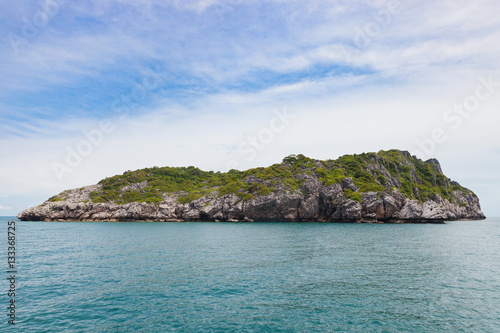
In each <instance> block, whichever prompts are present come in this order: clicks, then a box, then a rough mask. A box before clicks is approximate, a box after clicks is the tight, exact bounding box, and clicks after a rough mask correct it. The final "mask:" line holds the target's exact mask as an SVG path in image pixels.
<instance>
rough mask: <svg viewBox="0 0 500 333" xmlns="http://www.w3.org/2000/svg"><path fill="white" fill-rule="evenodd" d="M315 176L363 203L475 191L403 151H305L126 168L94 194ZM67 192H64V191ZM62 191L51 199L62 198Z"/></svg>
mask: <svg viewBox="0 0 500 333" xmlns="http://www.w3.org/2000/svg"><path fill="white" fill-rule="evenodd" d="M314 177H317V178H318V179H319V181H321V183H322V184H323V185H324V186H330V185H335V184H342V181H343V180H344V179H346V178H352V180H353V182H354V184H355V185H356V186H357V187H358V188H359V190H358V191H357V192H354V191H351V190H348V189H344V194H345V196H346V197H347V198H349V199H352V200H356V201H360V202H361V201H362V200H363V195H362V193H365V192H382V191H387V192H391V191H392V190H393V188H394V187H397V188H398V190H399V191H400V192H402V193H403V194H404V195H406V196H407V197H408V198H411V199H415V200H420V201H424V200H426V199H428V198H431V199H432V198H435V197H436V195H440V196H441V197H443V198H447V199H450V200H453V198H452V192H454V191H462V192H463V193H464V194H467V193H472V192H470V191H469V190H467V189H466V188H464V187H462V186H460V185H459V184H458V183H455V182H451V181H450V180H449V179H448V178H446V177H445V176H444V175H443V174H442V173H440V172H438V169H437V167H436V165H434V164H433V163H429V162H424V161H421V160H419V159H417V158H415V157H412V156H410V155H409V154H408V153H407V152H402V151H399V150H389V151H380V152H378V153H363V154H354V155H345V156H342V157H340V158H338V159H337V160H327V161H318V160H314V159H311V158H308V157H306V156H304V155H301V154H299V155H290V156H287V157H285V158H284V159H283V161H282V163H277V164H273V165H271V166H269V167H265V168H264V167H260V168H253V169H249V170H246V171H238V170H230V171H229V172H224V173H223V172H213V171H202V170H200V169H198V168H195V167H193V166H190V167H180V168H175V167H163V168H159V167H153V168H146V169H141V170H137V171H128V172H125V173H124V174H123V175H117V176H113V177H110V178H106V179H103V180H101V181H100V182H99V184H100V185H102V187H101V189H100V190H99V191H96V192H92V193H91V194H90V199H91V200H92V201H93V202H95V203H106V202H115V203H117V204H125V203H131V202H146V203H159V202H161V201H162V200H163V197H164V196H166V195H171V194H175V195H177V196H178V199H177V200H178V202H179V203H182V204H188V203H191V202H193V201H195V200H198V199H200V198H202V197H205V196H207V195H212V194H211V193H214V194H213V195H216V196H218V197H221V196H225V195H236V196H237V197H238V198H240V199H241V200H243V201H247V200H253V199H255V197H257V196H266V195H270V194H271V193H273V192H276V191H289V192H300V191H302V192H303V193H306V191H307V187H305V186H304V183H305V182H306V181H308V179H313V178H314ZM63 194H64V193H63ZM64 199H65V197H64V195H59V196H55V197H52V198H50V199H49V201H53V202H55V201H61V200H64Z"/></svg>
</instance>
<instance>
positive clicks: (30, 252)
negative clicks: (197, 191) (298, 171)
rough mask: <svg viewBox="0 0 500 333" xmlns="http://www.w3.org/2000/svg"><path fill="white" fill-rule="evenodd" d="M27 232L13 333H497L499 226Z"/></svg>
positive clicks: (38, 227) (109, 226)
mask: <svg viewBox="0 0 500 333" xmlns="http://www.w3.org/2000/svg"><path fill="white" fill-rule="evenodd" d="M6 221H7V219H6V218H2V219H0V225H1V229H2V230H1V238H0V249H4V250H3V251H4V252H6V247H7V241H6V235H5V233H6V229H7V222H6ZM16 226H17V228H16V232H17V235H16V237H17V254H16V256H17V261H18V274H17V293H16V304H17V308H16V311H17V312H16V313H17V325H16V327H15V329H16V331H21V332H22V331H25V332H169V331H175V332H315V331H317V332H325V331H330V332H331V331H340V332H402V331H404V332H500V319H499V318H500V219H488V220H486V221H463V222H450V223H447V224H442V225H437V224H424V225H417V224H407V225H399V224H320V223H247V224H237V223H77V222H73V223H58V222H50V223H48V222H19V221H18V222H17V223H16ZM2 240H3V241H2ZM5 257H6V254H5V255H2V258H5ZM4 261H5V262H4V263H3V264H2V265H4V266H6V260H5V259H4ZM5 271H6V270H4V272H5ZM4 276H5V277H6V276H7V273H4ZM1 281H4V282H3V284H4V285H3V286H0V288H2V290H6V288H7V287H8V285H7V283H8V281H7V280H6V278H2V280H1ZM0 301H1V302H2V303H1V304H0V305H1V307H2V308H3V309H5V310H3V311H4V312H5V314H6V312H7V310H6V306H7V305H8V303H7V302H8V299H7V296H6V295H5V293H2V297H1V298H0ZM4 305H5V306H4ZM5 314H3V315H2V317H1V318H4V319H3V320H2V323H0V330H1V331H5V329H4V328H5V327H7V317H6V315H5Z"/></svg>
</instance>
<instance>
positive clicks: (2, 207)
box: [0, 204, 12, 210]
mask: <svg viewBox="0 0 500 333" xmlns="http://www.w3.org/2000/svg"><path fill="white" fill-rule="evenodd" d="M7 209H12V208H11V207H4V206H3V205H2V204H0V210H7Z"/></svg>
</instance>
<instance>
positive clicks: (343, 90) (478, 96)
mask: <svg viewBox="0 0 500 333" xmlns="http://www.w3.org/2000/svg"><path fill="white" fill-rule="evenodd" d="M1 2H2V11H1V13H0V36H1V38H0V71H1V75H0V170H1V172H0V215H16V214H17V213H18V212H19V211H21V210H22V209H24V208H27V207H29V206H32V205H38V204H40V203H42V202H43V201H44V200H45V199H47V198H48V197H50V196H52V195H53V194H56V193H59V192H61V191H62V190H65V189H68V188H76V187H81V186H84V185H89V184H94V183H96V182H97V181H99V180H100V179H102V178H104V177H107V176H112V175H115V174H121V173H123V172H124V171H126V170H129V169H130V170H134V169H139V168H143V167H151V166H189V165H195V166H198V167H200V168H202V169H205V170H221V171H226V170H228V169H229V168H236V169H247V168H250V167H255V166H266V165H270V164H273V163H276V162H280V161H281V160H282V158H283V157H284V156H287V155H289V154H292V153H296V154H298V153H302V154H305V155H306V156H309V157H313V158H318V159H328V158H337V157H339V156H341V155H343V154H348V153H361V152H369V151H375V152H376V151H379V150H381V149H391V148H397V149H403V150H408V151H410V152H411V153H412V154H416V155H418V156H420V157H421V158H424V159H427V158H431V157H435V158H437V159H439V161H440V162H441V165H442V168H443V170H444V172H445V174H446V175H448V176H449V177H450V178H452V179H455V180H458V181H459V182H460V183H461V184H462V185H464V186H466V187H469V188H471V189H472V190H474V191H475V192H476V193H477V194H478V195H479V197H480V199H481V203H482V207H483V211H484V212H485V214H486V215H488V216H500V207H499V205H498V204H497V202H498V199H500V196H499V195H498V188H500V177H499V172H498V170H500V142H499V138H500V134H499V132H500V131H499V130H498V124H499V123H500V114H499V112H498V111H499V107H500V66H499V61H500V43H499V42H498V41H499V40H500V21H499V20H498V15H497V13H498V1H496V0H491V1H487V0H485V1H473V2H471V1H460V0H455V1H444V0H443V1H427V0H424V1H422V0H419V1H397V0H396V1H384V0H382V1H378V0H373V1H357V0H349V1H347V0H345V1H343V0H338V1H334V0H331V1H327V0H322V1H319V0H221V1H219V0H184V1H181V0H163V1H159V0H158V1H155V0H142V1H132V0H115V1H111V0H85V1H70V0H42V1H38V0H37V1H31V0H30V1H22V2H12V1H6V0H2V1H1Z"/></svg>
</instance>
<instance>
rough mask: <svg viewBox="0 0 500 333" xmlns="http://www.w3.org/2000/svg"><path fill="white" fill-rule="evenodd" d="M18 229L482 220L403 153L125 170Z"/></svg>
mask: <svg viewBox="0 0 500 333" xmlns="http://www.w3.org/2000/svg"><path fill="white" fill-rule="evenodd" d="M18 218H19V219H21V220H23V221H231V222H236V221H248V222H251V221H297V222H300V221H318V222H443V221H447V220H461V219H474V220H476V219H484V218H485V217H484V215H483V213H482V212H481V208H480V205H479V199H478V197H477V196H476V195H475V194H474V193H473V192H472V191H470V190H468V189H466V188H464V187H462V186H460V184H458V183H457V182H454V181H451V180H450V179H448V178H447V177H446V176H444V174H443V172H442V170H441V166H440V164H439V162H438V161H437V160H435V159H431V160H428V161H425V162H424V161H421V160H419V159H417V158H416V157H414V156H411V155H410V154H409V153H408V152H406V151H398V150H390V151H380V152H378V153H367V154H359V155H345V156H342V157H340V158H339V159H337V160H327V161H319V160H314V159H310V158H307V157H305V156H303V155H297V156H295V155H291V156H288V157H286V158H284V159H283V162H282V163H279V164H275V165H272V166H270V167H267V168H255V169H250V170H246V171H237V170H231V171H229V172H228V173H220V172H205V171H201V170H199V169H197V168H194V167H188V168H169V167H165V168H158V167H154V168H149V169H143V170H137V171H127V172H125V173H124V174H123V175H118V176H114V177H110V178H106V179H104V180H102V181H100V182H99V184H97V185H91V186H86V187H82V188H79V189H74V190H68V191H64V192H62V193H60V194H59V195H56V196H54V197H52V198H50V199H49V200H47V201H46V202H44V203H43V204H41V205H40V206H38V207H31V208H28V209H26V210H24V211H23V212H21V213H20V214H19V215H18Z"/></svg>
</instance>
